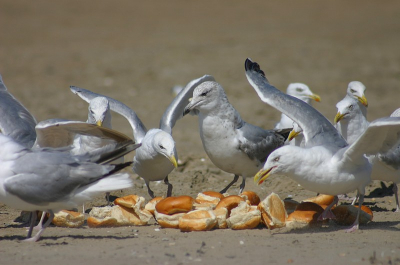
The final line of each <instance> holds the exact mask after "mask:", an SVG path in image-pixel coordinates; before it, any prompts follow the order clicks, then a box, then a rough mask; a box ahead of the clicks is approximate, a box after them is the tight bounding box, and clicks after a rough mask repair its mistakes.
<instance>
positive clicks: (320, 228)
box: [272, 221, 400, 235]
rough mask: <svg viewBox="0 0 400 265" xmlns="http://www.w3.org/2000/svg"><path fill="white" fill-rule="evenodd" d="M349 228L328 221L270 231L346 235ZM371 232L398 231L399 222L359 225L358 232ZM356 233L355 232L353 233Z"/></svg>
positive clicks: (399, 229)
mask: <svg viewBox="0 0 400 265" xmlns="http://www.w3.org/2000/svg"><path fill="white" fill-rule="evenodd" d="M348 228H349V227H346V226H341V225H338V224H336V223H334V222H333V221H330V222H329V223H328V224H325V225H314V226H311V227H303V228H282V229H280V231H276V232H274V231H272V233H273V234H275V235H277V234H281V235H283V234H309V233H331V232H340V231H342V232H343V233H346V229H348ZM372 230H386V231H395V232H399V231H400V221H387V222H370V223H368V224H364V225H360V230H359V231H360V232H362V231H372ZM353 233H357V231H355V232H353Z"/></svg>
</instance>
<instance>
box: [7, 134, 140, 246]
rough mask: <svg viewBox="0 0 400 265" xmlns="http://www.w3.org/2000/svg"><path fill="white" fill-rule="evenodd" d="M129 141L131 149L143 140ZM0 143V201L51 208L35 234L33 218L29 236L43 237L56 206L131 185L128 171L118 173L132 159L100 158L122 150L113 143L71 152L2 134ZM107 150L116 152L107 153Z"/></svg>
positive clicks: (66, 206) (33, 208) (26, 207)
mask: <svg viewBox="0 0 400 265" xmlns="http://www.w3.org/2000/svg"><path fill="white" fill-rule="evenodd" d="M127 144H128V145H129V146H130V148H131V150H134V149H135V148H137V147H138V146H139V145H133V142H132V141H130V142H129V143H127ZM0 145H1V147H2V148H1V150H0V202H1V203H4V204H6V205H8V206H10V207H12V208H16V209H20V210H24V211H32V212H33V211H44V212H47V213H49V214H50V217H49V219H48V220H47V221H46V223H45V224H44V225H42V224H41V223H40V224H39V227H40V230H39V232H38V233H37V234H36V235H35V236H34V237H31V236H32V230H33V225H34V223H35V221H36V218H32V220H31V226H30V229H29V232H28V239H27V241H37V240H39V238H40V236H41V234H42V233H43V231H44V230H45V229H46V227H47V226H48V225H49V224H50V223H51V221H52V220H53V218H54V212H56V211H59V210H62V209H70V208H75V207H76V206H77V205H80V204H81V203H83V202H84V201H87V200H90V199H91V198H92V197H93V196H95V195H97V194H99V193H101V192H105V191H113V190H120V189H125V188H129V187H131V186H132V180H131V178H130V176H129V174H127V173H123V174H114V173H116V172H117V171H119V170H120V169H122V168H124V167H126V166H128V165H130V164H131V163H126V164H120V165H100V164H98V163H100V162H102V161H101V160H103V159H104V158H107V159H108V157H109V155H112V156H113V157H114V158H115V157H119V155H121V154H119V150H115V148H114V147H111V148H107V147H104V148H102V149H101V150H97V151H96V152H94V153H91V154H86V155H81V156H73V155H71V154H70V153H66V152H59V151H56V150H54V149H30V148H26V147H24V146H23V145H21V144H19V143H17V142H15V141H14V140H13V139H12V138H10V137H9V136H5V135H3V134H0ZM126 148H127V145H124V146H123V147H122V155H124V154H125V151H126ZM109 151H112V154H110V153H106V152H109ZM107 159H106V160H107ZM103 162H104V161H103ZM32 216H33V217H35V216H36V215H35V214H33V215H32Z"/></svg>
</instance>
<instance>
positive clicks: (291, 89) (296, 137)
mask: <svg viewBox="0 0 400 265" xmlns="http://www.w3.org/2000/svg"><path fill="white" fill-rule="evenodd" d="M286 94H288V95H290V96H293V97H296V98H298V99H301V100H303V101H304V102H306V103H307V104H310V105H311V100H315V101H317V102H320V101H321V98H320V96H318V95H317V94H314V93H313V92H312V91H311V89H310V88H309V87H308V86H307V85H306V84H303V83H291V84H289V86H288V87H287V89H286ZM286 128H293V130H292V131H291V132H290V134H289V137H288V142H290V144H293V145H298V146H299V145H301V144H303V145H304V140H303V139H304V137H303V135H302V134H301V132H302V129H301V128H300V126H298V124H296V123H295V122H293V121H292V120H291V119H290V118H289V117H288V116H286V115H285V114H283V113H282V114H281V120H280V121H279V122H278V123H277V124H276V125H275V129H286Z"/></svg>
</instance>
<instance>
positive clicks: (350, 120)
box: [334, 98, 400, 212]
mask: <svg viewBox="0 0 400 265" xmlns="http://www.w3.org/2000/svg"><path fill="white" fill-rule="evenodd" d="M336 107H337V109H338V112H337V114H336V116H335V119H334V121H335V123H336V122H340V124H341V126H340V127H341V131H340V132H341V134H342V136H343V137H344V138H345V139H346V140H347V142H348V143H349V144H352V143H353V142H355V141H356V140H357V138H358V137H359V136H360V135H361V134H362V133H363V132H364V131H365V130H366V129H367V128H368V126H369V124H370V123H369V122H368V121H367V119H366V117H365V116H364V114H363V113H362V111H361V109H360V107H359V104H358V102H357V100H355V99H352V98H344V99H343V100H341V101H340V102H339V103H338V104H337V105H336ZM365 114H366V113H365ZM399 116H400V111H399V110H396V111H394V112H393V113H392V114H391V115H390V117H399ZM368 159H369V161H370V163H371V164H372V173H371V179H372V180H381V181H392V182H393V193H394V196H395V199H396V212H400V205H399V198H398V189H397V183H399V182H400V170H399V169H400V145H398V146H397V147H396V148H393V149H392V150H390V151H389V152H386V153H380V154H376V155H371V156H368Z"/></svg>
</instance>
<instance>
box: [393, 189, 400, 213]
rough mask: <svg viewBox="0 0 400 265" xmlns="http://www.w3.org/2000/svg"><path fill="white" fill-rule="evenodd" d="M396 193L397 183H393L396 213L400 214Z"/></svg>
mask: <svg viewBox="0 0 400 265" xmlns="http://www.w3.org/2000/svg"><path fill="white" fill-rule="evenodd" d="M397 192H398V189H397V183H394V182H393V193H394V197H395V199H396V213H398V212H400V206H399V195H398V193H397Z"/></svg>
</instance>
